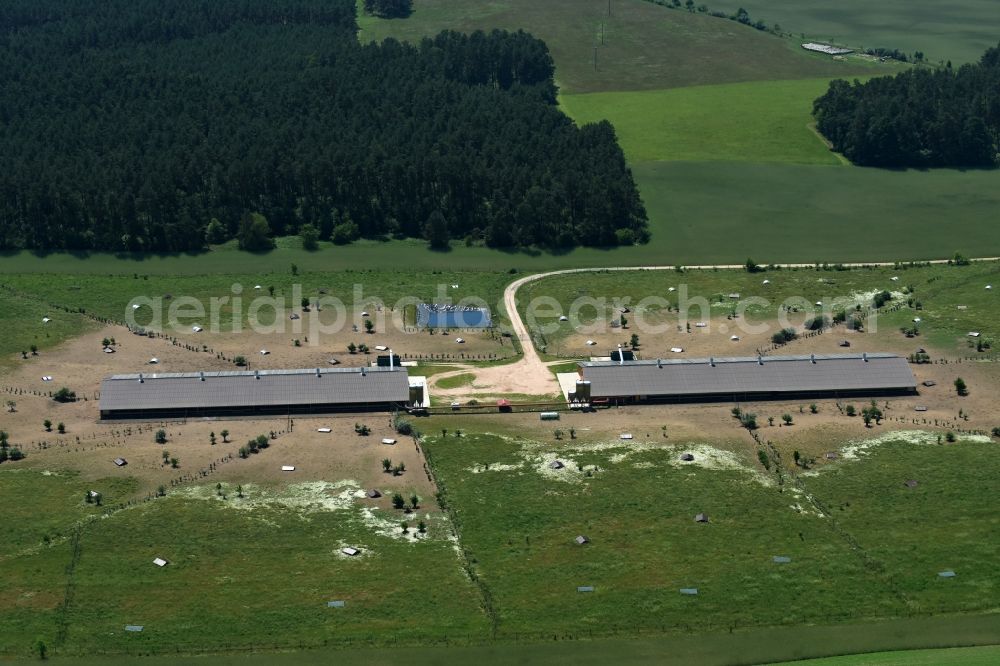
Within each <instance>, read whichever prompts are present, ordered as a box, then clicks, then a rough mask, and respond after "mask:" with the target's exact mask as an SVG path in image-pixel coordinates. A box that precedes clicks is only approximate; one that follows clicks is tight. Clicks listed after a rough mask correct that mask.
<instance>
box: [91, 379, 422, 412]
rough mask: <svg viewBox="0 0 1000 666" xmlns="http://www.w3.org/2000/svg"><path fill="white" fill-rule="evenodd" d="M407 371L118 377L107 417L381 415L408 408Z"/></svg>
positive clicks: (110, 386)
mask: <svg viewBox="0 0 1000 666" xmlns="http://www.w3.org/2000/svg"><path fill="white" fill-rule="evenodd" d="M409 392H410V389H409V377H408V375H407V372H406V370H405V369H403V368H315V369H302V370H256V371H240V372H191V373H177V374H133V375H115V376H112V377H108V378H107V379H105V380H104V381H103V382H102V383H101V399H100V405H101V418H102V419H104V420H114V419H158V418H178V417H181V418H186V417H197V416H245V415H257V414H279V415H283V414H314V413H325V412H335V411H348V410H349V411H375V410H381V409H387V408H393V407H398V406H400V405H405V404H406V403H407V402H408V400H409Z"/></svg>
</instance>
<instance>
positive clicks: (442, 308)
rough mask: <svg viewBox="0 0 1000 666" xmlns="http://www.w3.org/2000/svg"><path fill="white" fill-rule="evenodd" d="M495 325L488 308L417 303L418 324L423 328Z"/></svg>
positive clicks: (487, 326)
mask: <svg viewBox="0 0 1000 666" xmlns="http://www.w3.org/2000/svg"><path fill="white" fill-rule="evenodd" d="M492 325H493V320H492V319H491V318H490V312H489V310H487V309H486V308H473V307H460V306H456V305H433V304H428V303H420V304H419V305H417V326H420V327H421V328H489V327H490V326H492Z"/></svg>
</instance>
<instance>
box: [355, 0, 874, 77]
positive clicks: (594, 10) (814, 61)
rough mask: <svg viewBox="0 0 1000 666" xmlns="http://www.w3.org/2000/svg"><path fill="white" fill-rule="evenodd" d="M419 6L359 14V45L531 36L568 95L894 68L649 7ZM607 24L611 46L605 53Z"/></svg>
mask: <svg viewBox="0 0 1000 666" xmlns="http://www.w3.org/2000/svg"><path fill="white" fill-rule="evenodd" d="M359 4H360V3H359ZM413 6H414V12H413V14H412V16H410V17H409V18H407V19H402V20H390V21H385V20H379V19H373V18H371V17H366V16H364V15H363V13H361V12H359V16H360V24H361V35H360V39H361V40H362V41H368V40H382V39H384V38H386V37H394V38H396V39H399V40H404V41H416V40H419V39H421V38H423V37H426V36H431V35H435V34H437V33H438V32H440V31H441V30H446V29H449V30H459V31H463V32H469V31H472V30H476V29H483V30H491V29H493V28H505V29H508V30H517V29H524V30H527V31H529V32H531V33H532V34H534V35H536V36H537V37H540V38H542V39H544V40H545V42H546V44H548V46H549V50H550V51H551V52H552V56H553V58H554V59H555V61H556V66H557V68H556V79H557V81H558V83H559V85H560V87H561V88H562V89H563V91H564V92H597V91H608V90H650V89H660V88H673V87H678V86H690V85H704V84H710V83H723V82H735V81H755V80H761V79H764V80H771V79H797V78H818V77H833V76H850V75H852V74H863V73H872V72H875V71H880V70H886V69H888V68H885V67H875V66H873V65H870V64H868V63H862V62H856V61H853V62H844V63H838V62H833V61H831V60H830V59H829V58H825V57H819V56H814V55H810V54H807V53H805V52H803V51H802V50H801V49H799V48H797V45H795V44H793V43H792V42H790V41H787V40H783V39H779V38H778V37H775V36H773V35H769V34H764V33H761V32H758V31H756V30H754V29H752V28H747V27H745V26H741V25H737V24H734V23H731V22H729V21H720V20H718V19H714V18H712V17H707V16H702V15H699V14H691V13H688V12H678V11H672V10H669V9H666V8H664V7H659V6H657V5H654V4H651V3H648V2H643V0H615V2H614V5H613V16H611V17H610V18H609V17H608V16H607V2H606V0H578V1H574V2H533V1H532V0H494V1H492V2H480V1H479V0H415V2H414V3H413ZM602 22H603V23H604V24H605V44H604V45H603V46H600V43H601V23H602ZM595 46H599V48H598V54H597V60H598V66H597V68H596V69H595V68H594V47H595Z"/></svg>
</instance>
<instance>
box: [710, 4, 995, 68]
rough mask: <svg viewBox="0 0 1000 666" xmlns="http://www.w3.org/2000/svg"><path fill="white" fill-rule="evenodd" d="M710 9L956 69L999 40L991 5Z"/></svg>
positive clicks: (727, 6) (729, 6) (733, 6)
mask: <svg viewBox="0 0 1000 666" xmlns="http://www.w3.org/2000/svg"><path fill="white" fill-rule="evenodd" d="M709 6H710V7H711V8H712V9H721V10H723V11H727V12H735V11H736V10H737V9H738V8H739V7H743V8H745V9H746V10H747V11H749V12H750V15H751V16H752V17H753V19H754V20H757V19H761V20H763V21H764V22H765V23H767V24H768V25H773V24H774V23H775V22H777V23H780V24H781V26H782V28H783V29H784V30H788V31H790V32H792V33H794V34H796V35H799V34H800V33H805V36H806V38H807V39H819V40H832V41H834V42H836V43H841V44H847V45H850V46H854V47H857V48H870V47H883V48H889V49H900V50H901V51H905V52H906V53H913V52H914V51H923V52H924V53H925V54H926V56H927V58H928V59H929V60H932V61H933V62H937V61H939V60H952V61H954V62H955V63H960V62H971V61H973V60H979V57H980V56H981V55H982V54H983V51H985V50H986V49H988V48H990V47H992V46H996V45H997V41H998V40H1000V12H998V11H997V5H996V3H995V2H993V0H955V1H954V2H949V3H947V4H946V5H942V4H941V3H939V2H935V1H934V0H886V1H885V2H878V3H872V2H866V1H865V0H839V1H838V2H836V3H829V2H802V1H801V0H714V1H713V2H710V3H709Z"/></svg>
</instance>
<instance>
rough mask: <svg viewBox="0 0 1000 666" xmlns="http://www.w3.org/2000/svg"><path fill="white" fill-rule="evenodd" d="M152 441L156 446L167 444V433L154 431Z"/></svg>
mask: <svg viewBox="0 0 1000 666" xmlns="http://www.w3.org/2000/svg"><path fill="white" fill-rule="evenodd" d="M153 441H154V442H156V443H157V444H166V443H167V431H166V430H157V431H156V435H154V436H153Z"/></svg>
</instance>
